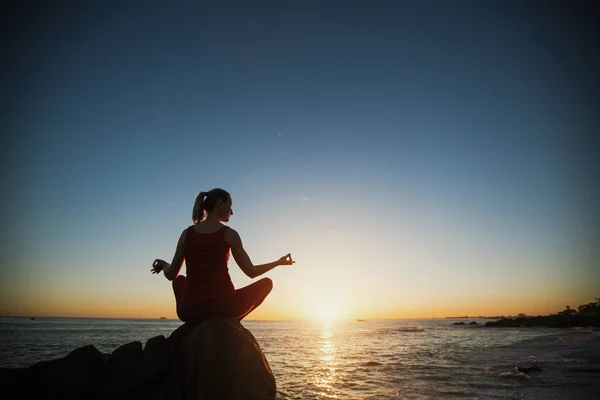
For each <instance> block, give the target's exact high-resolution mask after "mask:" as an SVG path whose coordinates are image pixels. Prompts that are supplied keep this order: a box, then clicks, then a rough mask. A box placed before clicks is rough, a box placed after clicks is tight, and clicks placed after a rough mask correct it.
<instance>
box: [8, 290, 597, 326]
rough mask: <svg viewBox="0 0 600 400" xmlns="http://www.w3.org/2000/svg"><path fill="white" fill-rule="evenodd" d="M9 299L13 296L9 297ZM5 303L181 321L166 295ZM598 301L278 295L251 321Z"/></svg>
mask: <svg viewBox="0 0 600 400" xmlns="http://www.w3.org/2000/svg"><path fill="white" fill-rule="evenodd" d="M4 294H5V295H6V294H9V293H6V292H5V293H4ZM3 297H4V298H3V299H2V302H1V304H0V315H2V316H39V317H44V316H47V317H95V318H151V319H152V318H159V317H166V318H168V319H177V315H176V312H175V300H174V299H173V298H170V293H169V294H168V295H166V294H163V295H162V296H160V297H155V298H152V297H151V298H145V299H144V298H141V297H140V298H138V299H137V300H136V301H131V300H130V299H128V298H127V297H126V296H122V297H115V298H112V299H105V298H102V297H101V296H94V295H93V294H92V295H89V296H78V297H77V298H74V297H72V294H70V293H64V295H63V296H50V295H49V294H46V295H44V294H43V293H40V294H38V295H37V296H31V295H30V296H28V297H27V298H26V299H23V298H19V296H18V295H16V294H14V293H13V297H10V298H9V297H8V296H3ZM592 300H593V299H592V298H577V297H576V296H573V297H570V298H566V297H565V298H563V299H562V300H556V299H552V301H549V300H547V298H543V297H538V298H528V297H526V296H522V297H520V298H498V297H497V298H492V297H490V298H488V299H474V300H467V299H464V298H459V299H454V300H452V301H450V300H449V301H448V302H446V303H442V304H438V303H435V302H431V303H427V302H419V304H410V303H407V304H405V306H404V307H402V306H401V305H400V304H399V303H398V304H396V305H395V306H393V307H391V306H390V307H383V306H381V305H380V304H376V303H372V304H369V303H367V299H364V301H363V302H362V303H354V304H353V303H348V304H346V305H345V306H346V308H342V307H341V306H340V304H339V303H336V302H334V301H332V300H325V299H323V300H320V302H316V301H312V300H311V301H306V302H296V303H295V304H294V303H293V302H292V301H290V302H288V303H287V304H286V303H285V302H282V296H281V295H274V296H273V298H267V300H266V301H265V302H264V303H263V304H262V305H261V306H260V307H259V308H258V309H256V310H255V311H254V312H252V314H250V315H249V316H248V317H247V318H246V319H247V320H319V321H321V322H323V323H330V322H333V321H336V320H346V319H358V318H360V319H403V318H415V319H416V318H431V317H435V318H445V317H453V316H465V315H468V316H472V317H477V316H484V317H490V316H500V315H507V316H508V315H517V314H519V313H524V314H527V315H545V314H552V313H556V312H558V311H561V310H563V309H564V308H565V305H566V304H570V306H571V307H572V308H575V309H576V308H577V306H579V305H580V304H585V303H587V302H589V301H592Z"/></svg>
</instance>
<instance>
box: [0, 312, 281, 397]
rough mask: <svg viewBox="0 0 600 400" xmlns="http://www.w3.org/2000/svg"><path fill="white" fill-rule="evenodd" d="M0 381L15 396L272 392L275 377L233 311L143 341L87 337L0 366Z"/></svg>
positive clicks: (268, 394) (251, 394)
mask: <svg viewBox="0 0 600 400" xmlns="http://www.w3.org/2000/svg"><path fill="white" fill-rule="evenodd" d="M0 384H1V385H2V387H3V390H4V391H5V392H6V393H9V390H10V389H14V392H16V393H17V395H18V397H19V399H39V398H49V399H54V398H57V399H58V398H60V399H65V400H69V399H86V400H87V399H89V400H104V399H107V400H108V399H111V400H112V399H116V400H121V399H123V400H125V399H127V400H129V399H140V400H141V399H143V400H154V399H177V400H180V399H186V400H190V399H194V400H195V399H223V400H227V399H248V400H254V399H256V400H268V399H275V396H276V386H275V378H274V376H273V373H272V371H271V368H270V366H269V363H268V361H267V359H266V358H265V356H264V354H263V352H262V350H261V348H260V346H259V344H258V342H257V341H256V339H255V338H254V336H253V335H252V333H250V331H248V330H247V329H246V328H244V327H243V326H242V324H241V323H240V322H238V321H237V320H236V319H234V318H210V319H207V320H205V321H203V322H201V323H199V324H195V325H194V324H187V323H186V324H183V325H182V326H180V327H179V328H178V329H177V330H175V331H174V332H173V333H172V334H171V335H170V336H169V337H168V338H165V337H164V336H162V335H161V336H156V337H153V338H151V339H149V340H148V341H147V342H146V345H145V346H144V347H143V348H142V343H141V342H139V341H136V342H131V343H127V344H124V345H122V346H120V347H119V348H117V349H116V350H115V351H113V352H112V353H111V354H110V355H108V354H103V353H101V352H100V351H99V350H98V349H96V347H94V346H93V345H88V346H85V347H81V348H79V349H76V350H73V351H72V352H71V353H69V354H68V355H67V356H66V357H64V358H61V359H56V360H50V361H41V362H38V363H36V364H33V365H31V366H29V367H27V368H14V369H8V368H1V369H0Z"/></svg>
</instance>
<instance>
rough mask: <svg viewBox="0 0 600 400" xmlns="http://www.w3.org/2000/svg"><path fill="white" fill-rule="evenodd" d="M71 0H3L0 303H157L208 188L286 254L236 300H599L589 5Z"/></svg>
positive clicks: (69, 306)
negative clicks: (158, 263) (156, 271)
mask: <svg viewBox="0 0 600 400" xmlns="http://www.w3.org/2000/svg"><path fill="white" fill-rule="evenodd" d="M85 3H86V4H82V3H81V2H76V1H66V2H60V3H59V4H56V3H53V2H52V4H51V2H31V1H30V2H27V1H23V2H13V3H12V4H8V5H4V6H3V7H4V8H5V9H4V11H3V14H4V17H3V18H4V22H3V24H2V25H3V28H2V29H3V34H2V38H3V39H2V40H3V48H4V49H5V50H4V51H3V53H4V54H5V57H3V60H2V61H1V63H2V64H1V65H2V69H1V76H0V79H1V80H0V85H1V86H0V101H1V114H0V118H1V119H0V124H1V125H0V130H1V132H2V135H1V144H2V146H1V149H2V150H1V151H2V154H1V159H2V171H1V175H0V176H1V185H2V207H0V208H1V213H2V214H1V216H2V225H1V230H0V235H1V236H0V238H1V241H0V248H1V252H2V253H1V255H0V315H6V316H10V315H20V316H89V317H127V318H158V317H159V316H166V317H168V318H176V314H175V301H174V297H173V292H172V288H171V284H170V282H169V281H168V280H166V279H165V278H164V276H163V275H162V274H161V275H153V274H151V273H150V268H151V263H152V261H153V260H154V259H155V258H161V259H164V260H167V261H169V262H170V261H171V259H172V257H173V253H174V250H175V245H176V243H177V240H178V238H179V235H180V233H181V232H182V230H184V229H185V228H187V227H188V226H189V225H191V224H192V207H193V203H194V199H195V196H196V195H197V194H198V193H199V192H201V191H208V190H210V189H212V188H216V187H219V188H224V189H226V190H228V191H229V192H230V193H231V195H232V200H233V210H234V215H233V217H232V218H231V220H230V222H229V223H228V225H229V226H231V227H232V228H234V229H235V230H237V232H238V233H239V234H240V236H241V238H242V241H243V244H244V247H245V249H246V251H247V252H248V254H249V255H250V258H251V259H252V261H253V262H254V263H255V264H262V263H266V262H271V261H274V260H276V259H278V258H279V257H281V256H283V255H285V254H287V253H291V254H292V257H293V259H294V260H295V261H296V263H295V264H294V265H293V266H280V267H278V268H276V269H275V270H272V271H270V272H268V273H267V274H265V275H264V276H268V277H270V278H271V279H272V280H273V282H274V288H273V291H272V292H271V294H270V295H269V297H268V298H267V299H266V300H265V302H264V303H263V304H262V305H261V306H260V307H259V308H258V309H257V310H255V311H254V312H253V313H252V314H250V315H249V316H248V319H305V318H314V317H316V316H318V315H322V314H323V313H325V314H327V313H329V314H331V315H334V316H336V317H337V318H366V319H369V318H371V319H375V318H431V317H436V318H442V317H448V316H456V315H476V316H479V315H483V316H495V315H515V314H518V313H526V314H530V315H537V314H547V313H554V312H557V311H560V310H562V309H564V308H565V306H566V305H570V306H571V307H573V308H575V307H577V306H578V305H580V304H584V303H587V302H589V301H592V300H593V298H594V297H598V296H600V290H599V288H600V216H599V212H598V204H600V176H599V175H600V174H599V171H600V165H599V164H600V162H599V161H598V154H599V150H600V140H599V132H600V112H599V111H600V96H599V95H598V93H600V73H599V72H598V71H600V49H599V46H598V43H600V34H599V30H598V27H597V25H596V24H595V22H596V21H597V17H598V14H597V11H595V9H594V5H593V2H583V1H579V2H567V1H548V2H522V1H505V2H479V1H457V2H449V1H418V2H417V1H414V2H411V1H343V2H342V1H327V2H316V1H302V2H292V1H269V2H261V1H256V2H227V1H226V2H179V1H175V2H160V1H149V2H144V4H143V5H140V4H138V3H137V2H125V3H127V4H124V3H123V2H111V1H108V2H97V3H95V4H93V3H94V2H85ZM88 3H90V4H88ZM100 3H101V4H100ZM229 269H230V274H231V278H232V280H233V282H234V285H235V286H236V287H238V288H239V287H242V286H245V285H247V284H249V283H251V282H252V281H253V280H251V279H250V278H248V277H246V276H245V275H244V274H243V273H242V272H241V270H240V269H239V267H238V266H237V265H236V263H235V260H234V259H233V258H231V260H230V263H229ZM182 273H185V267H184V268H183V269H182Z"/></svg>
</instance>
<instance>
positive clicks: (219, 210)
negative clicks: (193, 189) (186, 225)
mask: <svg viewBox="0 0 600 400" xmlns="http://www.w3.org/2000/svg"><path fill="white" fill-rule="evenodd" d="M204 211H206V212H207V213H208V215H214V216H215V217H217V218H218V219H219V221H223V222H227V221H229V217H230V216H232V215H233V211H232V210H231V196H230V195H229V193H227V191H226V190H223V189H219V188H215V189H213V190H211V191H209V192H200V193H198V195H197V196H196V201H195V202H194V209H193V210H192V221H194V223H195V224H197V223H198V222H200V221H202V220H203V219H204Z"/></svg>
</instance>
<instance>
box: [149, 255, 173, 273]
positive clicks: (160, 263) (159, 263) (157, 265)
mask: <svg viewBox="0 0 600 400" xmlns="http://www.w3.org/2000/svg"><path fill="white" fill-rule="evenodd" d="M167 265H169V263H167V262H166V261H164V260H161V259H158V258H157V259H156V260H154V262H153V263H152V269H151V270H150V271H152V273H153V274H158V273H159V272H160V271H162V270H163V269H164V268H165V267H166V266H167Z"/></svg>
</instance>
